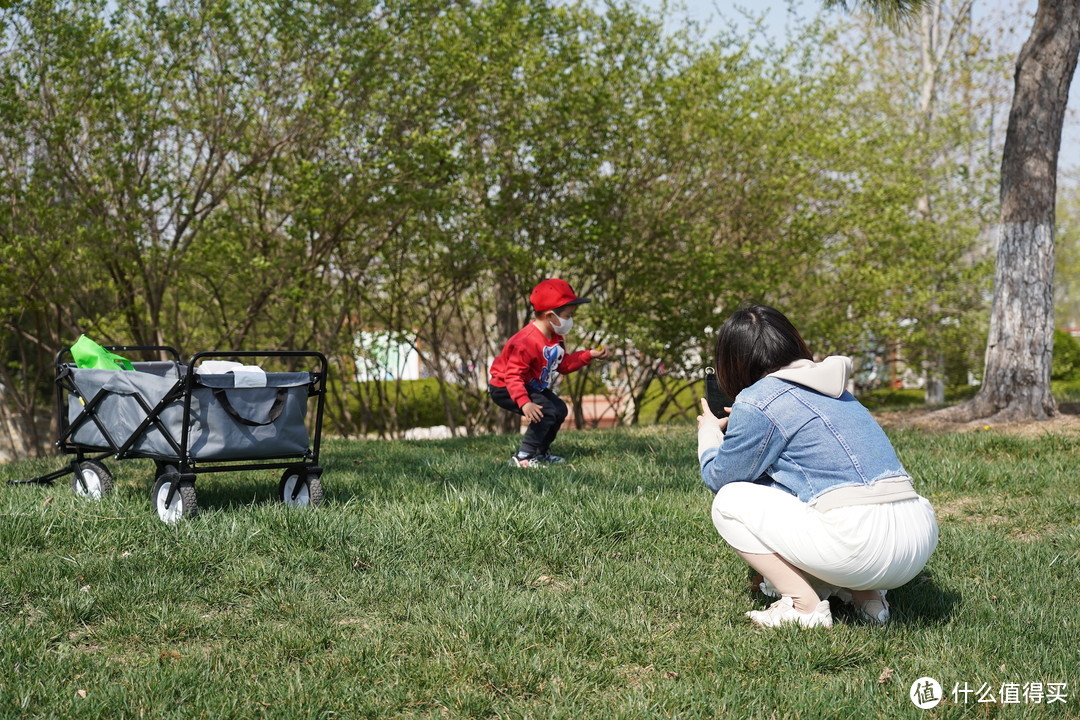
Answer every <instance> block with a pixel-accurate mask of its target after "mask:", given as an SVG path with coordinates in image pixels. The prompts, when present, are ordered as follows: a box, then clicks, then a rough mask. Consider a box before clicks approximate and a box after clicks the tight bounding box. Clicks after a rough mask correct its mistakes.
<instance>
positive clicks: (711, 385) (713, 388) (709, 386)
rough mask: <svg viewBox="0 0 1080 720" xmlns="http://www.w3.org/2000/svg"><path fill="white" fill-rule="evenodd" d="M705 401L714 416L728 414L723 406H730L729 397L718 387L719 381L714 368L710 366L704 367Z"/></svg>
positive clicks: (719, 416)
mask: <svg viewBox="0 0 1080 720" xmlns="http://www.w3.org/2000/svg"><path fill="white" fill-rule="evenodd" d="M705 402H706V404H708V406H709V410H710V411H712V414H713V415H715V416H716V417H718V418H725V417H727V416H728V412H727V410H725V409H724V408H728V407H731V399H730V398H728V396H727V395H725V394H724V391H723V390H722V389H720V381H719V380H718V379H717V377H716V370H715V369H713V368H711V367H707V368H705Z"/></svg>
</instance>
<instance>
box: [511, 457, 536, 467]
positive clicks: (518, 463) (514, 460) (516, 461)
mask: <svg viewBox="0 0 1080 720" xmlns="http://www.w3.org/2000/svg"><path fill="white" fill-rule="evenodd" d="M540 466H541V463H540V462H539V461H538V460H537V459H536V458H519V457H518V456H517V455H514V456H513V457H511V458H510V467H516V468H538V467H540Z"/></svg>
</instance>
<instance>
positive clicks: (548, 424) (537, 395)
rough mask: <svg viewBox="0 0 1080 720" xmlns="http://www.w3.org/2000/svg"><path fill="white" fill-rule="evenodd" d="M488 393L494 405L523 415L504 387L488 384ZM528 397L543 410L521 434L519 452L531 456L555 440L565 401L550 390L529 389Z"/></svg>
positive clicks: (560, 424)
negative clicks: (538, 417) (537, 418)
mask: <svg viewBox="0 0 1080 720" xmlns="http://www.w3.org/2000/svg"><path fill="white" fill-rule="evenodd" d="M488 394H490V395H491V399H492V400H493V401H494V402H495V404H496V405H498V406H499V407H501V408H503V409H504V410H509V411H510V412H513V413H517V414H518V415H524V414H525V413H523V412H521V408H519V407H518V406H517V403H516V402H514V400H513V398H511V397H510V391H509V390H507V389H506V388H504V387H495V386H493V385H491V386H488ZM529 399H530V400H532V401H533V402H534V403H536V404H537V405H539V406H540V408H541V409H542V410H543V411H544V417H542V418H540V421H539V422H534V423H530V424H529V427H528V429H527V430H526V431H525V434H524V435H522V436H521V449H520V450H519V451H518V452H519V453H523V454H525V455H528V456H529V457H533V456H535V455H543V454H544V453H546V452H547V451H548V448H550V447H551V443H553V442H555V436H556V435H558V434H559V428H560V427H562V424H563V420H565V419H566V412H567V410H566V403H564V402H563V401H562V400H561V399H560V398H559V396H558V395H556V394H555V393H553V392H551V390H539V391H536V390H530V391H529Z"/></svg>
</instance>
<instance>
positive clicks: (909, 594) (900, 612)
mask: <svg viewBox="0 0 1080 720" xmlns="http://www.w3.org/2000/svg"><path fill="white" fill-rule="evenodd" d="M760 578H761V576H760V575H756V574H755V573H754V572H753V571H752V570H751V571H750V573H749V575H748V585H749V594H750V595H751V597H753V598H754V600H755V601H765V602H766V603H772V602H774V598H770V597H767V596H766V595H763V594H762V593H761V591H760V590H759V589H758V586H757V583H758V582H760ZM888 597H889V607H890V611H891V613H892V619H891V620H890V621H889V625H890V626H893V627H895V626H903V627H926V626H932V625H944V624H946V623H947V622H949V620H950V618H951V617H952V615H953V612H954V610H955V609H956V607H957V605H959V604H960V600H961V596H960V593H958V592H955V591H953V590H943V589H942V588H941V587H939V586H938V585H937V583H935V582H934V578H933V575H932V573H931V572H930V571H929V570H924V571H923V572H922V573H920V574H919V576H918V577H916V578H915V579H914V580H912V581H911V582H909V583H907V584H906V585H903V586H901V587H898V588H896V589H895V590H890V591H889V594H888ZM829 605H830V609H831V610H832V614H833V620H835V621H837V622H841V623H844V624H848V625H858V624H869V623H867V622H866V621H865V620H862V619H861V618H859V617H858V615H856V613H855V608H854V607H853V606H852V605H850V604H849V603H845V602H841V601H840V600H839V599H838V598H835V597H832V598H829Z"/></svg>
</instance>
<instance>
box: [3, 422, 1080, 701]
mask: <svg viewBox="0 0 1080 720" xmlns="http://www.w3.org/2000/svg"><path fill="white" fill-rule="evenodd" d="M893 437H894V439H895V441H896V445H897V448H898V450H899V452H900V454H901V457H902V458H903V460H904V461H905V463H906V464H907V466H908V468H909V470H911V471H912V472H913V473H914V474H915V475H916V477H917V480H918V484H919V486H920V488H921V490H922V491H923V493H924V494H925V495H927V496H928V497H929V498H930V499H931V500H932V502H933V503H934V505H935V507H936V508H937V509H938V513H939V520H940V523H941V542H940V545H939V547H938V550H937V552H936V553H935V555H934V556H933V557H932V558H931V560H930V563H929V565H928V566H927V568H926V571H925V572H924V573H923V574H922V575H921V576H920V577H919V578H917V579H916V580H914V581H912V582H911V583H909V584H908V585H907V586H905V587H903V588H900V589H899V590H897V591H895V592H894V593H891V595H890V596H891V598H892V603H893V610H894V622H893V623H892V624H891V625H889V626H888V627H885V628H876V627H870V626H866V625H861V624H859V623H857V622H856V621H855V620H854V619H853V618H852V617H851V616H850V614H849V613H847V612H844V611H838V612H837V619H838V622H837V625H836V626H835V627H834V628H833V629H832V630H831V631H820V630H814V631H807V630H803V631H800V630H799V629H794V628H792V629H786V628H785V629H781V630H779V631H764V630H759V629H755V628H753V627H752V626H750V625H749V624H748V623H747V621H746V620H745V618H744V617H743V612H744V611H746V610H747V609H750V608H753V607H763V606H764V605H765V601H764V599H763V598H761V597H760V596H757V595H753V594H751V592H750V591H749V589H748V583H747V578H748V573H747V570H746V568H745V567H744V566H743V565H742V564H741V563H740V561H739V560H738V559H737V557H736V556H735V555H734V554H733V553H732V552H730V551H728V550H726V549H725V548H724V547H722V545H721V542H720V541H719V539H718V536H717V535H716V532H715V531H714V529H713V528H712V525H711V523H710V520H709V504H710V500H711V497H710V494H709V493H708V491H707V490H706V489H704V487H703V486H702V485H701V483H700V479H699V477H698V475H697V472H696V469H695V459H694V449H695V441H694V438H693V435H692V431H691V430H690V429H689V428H685V427H682V428H671V427H667V428H664V427H652V428H634V429H627V430H613V431H589V432H580V433H573V432H567V433H564V434H563V435H562V436H561V437H560V439H559V442H558V444H557V449H558V450H559V451H561V454H565V455H566V456H567V457H568V460H569V461H568V463H567V464H565V465H563V466H559V467H552V468H546V469H544V470H535V471H520V470H515V469H512V468H510V467H507V466H506V465H505V458H506V457H507V456H508V455H509V454H510V452H511V450H512V449H513V448H514V447H515V446H514V441H513V439H511V438H508V437H505V436H504V437H484V438H469V439H457V440H448V441H438V442H394V443H390V442H388V443H379V442H330V443H328V444H327V445H326V446H325V449H324V453H323V461H324V462H323V464H324V466H325V468H326V474H325V475H324V476H323V479H324V486H325V488H326V491H327V501H326V503H325V504H324V505H323V506H322V507H321V508H319V509H317V510H314V511H295V510H294V511H286V509H284V508H283V507H281V506H279V505H278V504H277V503H276V502H275V501H274V500H273V496H274V495H275V490H276V475H277V473H275V472H272V471H267V472H248V473H242V474H240V473H238V474H221V475H217V474H210V475H204V476H200V478H199V481H198V489H199V502H200V506H201V507H203V508H204V510H203V513H202V515H201V516H200V517H198V518H196V519H195V520H193V521H190V522H186V523H183V524H181V525H179V526H175V527H169V526H165V525H163V524H162V523H160V522H159V521H158V520H157V519H156V517H155V516H154V514H153V512H152V511H151V508H150V506H149V501H148V497H147V496H148V490H149V483H150V475H151V474H152V466H151V465H150V464H149V463H147V462H144V461H134V460H132V461H124V462H113V463H107V464H109V467H110V469H112V470H113V472H114V474H115V475H116V476H117V488H116V491H115V493H113V495H111V496H109V497H107V498H106V499H105V500H103V501H101V502H99V503H88V502H85V501H80V500H79V499H78V498H76V497H75V496H74V494H73V493H72V492H71V490H70V487H69V486H68V485H67V484H66V483H65V484H61V483H59V482H58V484H57V485H56V486H55V487H37V486H18V487H11V486H0V547H2V551H0V553H2V554H0V558H2V562H0V668H2V669H3V677H2V680H0V717H3V718H9V717H10V718H16V717H19V718H22V717H25V718H139V717H148V718H201V717H205V718H261V717H267V718H376V717H377V718H414V717H416V718H427V717H431V718H567V719H570V718H573V719H574V720H579V719H582V718H586V719H593V718H596V719H606V718H635V719H636V718H716V717H721V718H724V717H730V718H773V717H775V718H844V719H845V720H847V719H850V718H867V717H881V718H931V717H944V718H961V717H962V718H967V717H972V718H975V717H978V718H982V717H1003V718H1005V717H1007V718H1014V717H1023V718H1064V717H1077V716H1078V714H1080V713H1078V708H1080V687H1078V683H1080V677H1078V673H1077V668H1078V666H1080V662H1078V659H1080V654H1078V650H1077V648H1078V646H1080V603H1078V602H1077V600H1076V586H1077V581H1078V580H1080V558H1078V548H1080V542H1078V540H1080V537H1078V528H1077V518H1078V517H1080V492H1078V490H1080V481H1078V475H1080V474H1078V472H1077V468H1078V467H1080V448H1078V446H1077V443H1076V441H1075V438H1064V437H1059V436H1049V435H1048V436H1045V437H1040V438H1035V439H1018V438H1014V437H1008V436H1003V435H999V434H996V433H994V432H984V433H967V434H963V435H931V434H926V433H920V432H917V431H905V432H899V433H894V434H893ZM55 466H56V462H55V461H54V460H42V461H33V462H25V463H18V464H12V465H6V466H0V481H4V480H8V479H14V478H18V477H25V476H28V475H34V474H38V473H39V472H43V471H46V470H50V469H53V468H54V467H55ZM886 668H887V669H888V672H886ZM883 673H884V674H885V675H886V676H888V675H890V673H891V680H887V681H879V678H881V677H882V675H883ZM924 675H929V676H932V677H935V678H937V679H938V681H939V682H940V683H941V684H942V685H943V686H945V689H946V694H947V695H948V694H949V693H950V691H951V689H952V687H953V685H954V684H955V683H963V682H967V683H968V684H969V685H971V686H973V689H974V688H978V687H979V686H980V685H981V684H982V683H989V684H991V685H994V686H995V694H996V693H997V689H996V687H997V686H1000V685H1001V683H1003V682H1016V683H1025V682H1042V683H1052V682H1067V683H1069V686H1068V689H1067V693H1068V695H1067V703H1065V704H1061V703H1056V704H1054V705H1047V704H1039V705H1035V704H1026V705H1025V704H1020V705H1002V704H1000V703H996V704H985V703H984V704H976V703H975V701H974V697H972V699H971V701H970V702H969V703H968V704H967V705H958V704H953V703H952V702H951V697H949V698H948V699H947V701H946V702H945V703H943V704H942V705H940V706H938V707H937V708H935V709H933V710H928V711H922V710H919V709H917V708H916V707H915V706H914V705H912V703H911V702H910V701H909V699H908V690H909V687H910V685H911V683H912V682H913V681H914V680H915V679H916V678H919V677H920V676H924Z"/></svg>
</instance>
